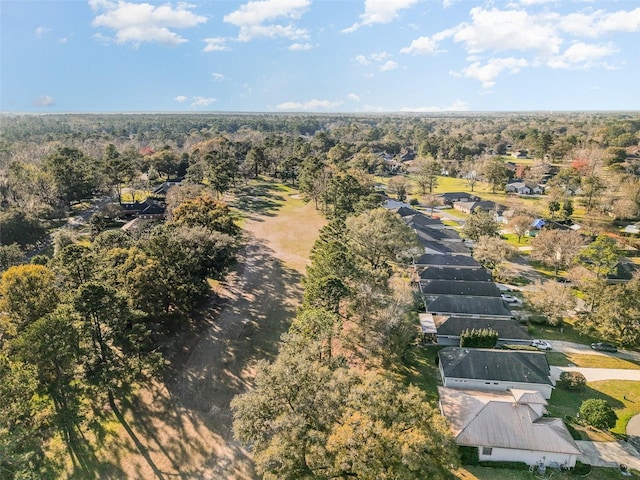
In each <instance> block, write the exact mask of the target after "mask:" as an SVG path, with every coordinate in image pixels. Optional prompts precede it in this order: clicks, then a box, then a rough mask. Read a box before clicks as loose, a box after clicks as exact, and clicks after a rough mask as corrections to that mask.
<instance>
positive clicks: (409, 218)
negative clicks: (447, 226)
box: [402, 210, 442, 228]
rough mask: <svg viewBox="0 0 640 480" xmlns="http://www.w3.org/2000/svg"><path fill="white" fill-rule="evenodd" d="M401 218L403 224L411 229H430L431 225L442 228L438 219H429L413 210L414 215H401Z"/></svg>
mask: <svg viewBox="0 0 640 480" xmlns="http://www.w3.org/2000/svg"><path fill="white" fill-rule="evenodd" d="M402 217H403V218H402V219H403V220H404V221H405V223H406V224H407V225H409V226H410V227H411V228H420V227H431V226H433V225H436V226H439V227H442V222H441V221H440V219H439V218H430V217H427V216H426V215H424V214H422V213H419V212H416V211H415V210H414V214H412V215H402Z"/></svg>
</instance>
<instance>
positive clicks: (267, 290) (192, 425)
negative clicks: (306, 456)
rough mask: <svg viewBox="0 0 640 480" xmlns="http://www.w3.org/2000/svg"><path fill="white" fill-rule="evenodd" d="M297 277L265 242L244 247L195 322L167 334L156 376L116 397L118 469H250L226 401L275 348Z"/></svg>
mask: <svg viewBox="0 0 640 480" xmlns="http://www.w3.org/2000/svg"><path fill="white" fill-rule="evenodd" d="M300 281H301V275H300V274H299V273H298V272H296V271H294V270H291V269H289V268H287V267H285V266H284V265H283V264H282V263H281V261H280V260H278V259H277V258H275V256H274V252H273V251H271V250H270V249H269V248H268V247H267V246H266V245H265V244H263V243H259V242H254V243H251V244H249V245H248V246H247V247H245V248H244V249H243V251H242V252H241V253H240V258H239V261H238V264H237V266H236V270H235V272H233V273H232V274H231V275H230V277H229V279H228V281H226V282H222V283H221V285H220V287H219V289H220V291H219V294H218V295H212V297H211V299H210V304H209V308H206V309H204V311H203V314H202V318H200V319H199V320H198V322H197V328H193V329H190V330H189V329H188V330H186V331H184V332H182V334H180V335H179V336H178V337H177V338H176V339H175V340H174V341H173V342H172V349H173V353H170V354H168V355H167V362H168V365H167V368H166V369H165V371H164V372H163V377H162V379H161V382H157V383H155V384H154V385H153V387H149V388H146V387H145V388H144V389H142V390H141V391H140V392H139V393H138V395H135V396H133V397H131V398H129V399H127V400H124V401H122V402H121V403H120V408H121V409H122V412H121V415H120V417H119V420H120V421H121V423H122V424H123V426H124V428H125V430H126V431H127V435H126V436H125V435H121V436H120V441H121V442H122V443H126V444H127V446H126V447H124V446H123V445H122V444H121V445H122V447H123V448H122V449H119V450H120V457H119V458H118V461H119V462H120V465H121V467H122V469H123V471H124V475H123V476H124V477H128V476H133V478H145V475H146V478H153V477H155V478H170V477H177V478H181V479H199V478H243V479H250V478H255V477H256V474H255V471H254V466H253V461H252V459H251V458H250V455H249V453H248V452H247V451H246V449H245V448H244V447H243V446H242V445H240V444H239V443H238V442H236V441H235V440H234V438H233V431H232V420H233V418H232V412H231V409H230V403H231V400H232V399H233V397H234V396H235V395H238V394H241V393H243V392H245V391H247V390H248V389H249V388H251V385H252V382H253V377H254V370H255V366H256V364H257V363H258V362H259V361H260V360H264V359H267V360H269V359H272V358H274V357H275V355H276V354H277V351H278V346H279V344H280V338H281V335H282V333H283V332H285V331H286V330H287V329H288V326H289V324H290V322H291V320H292V319H293V317H294V316H295V313H296V306H297V304H298V302H299V301H300V299H301V295H302V292H301V289H300ZM127 437H128V439H129V440H130V441H125V439H126V438H127Z"/></svg>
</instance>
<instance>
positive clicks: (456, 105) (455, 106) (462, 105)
mask: <svg viewBox="0 0 640 480" xmlns="http://www.w3.org/2000/svg"><path fill="white" fill-rule="evenodd" d="M467 110H469V104H468V103H467V102H464V101H462V100H456V101H455V102H453V103H452V104H451V105H447V106H444V107H438V106H434V107H403V108H401V109H400V111H402V112H465V111H467Z"/></svg>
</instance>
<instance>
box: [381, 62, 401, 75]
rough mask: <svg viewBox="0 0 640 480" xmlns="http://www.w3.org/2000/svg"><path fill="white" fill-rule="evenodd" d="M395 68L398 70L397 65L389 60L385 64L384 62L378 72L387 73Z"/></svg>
mask: <svg viewBox="0 0 640 480" xmlns="http://www.w3.org/2000/svg"><path fill="white" fill-rule="evenodd" d="M396 68H398V63H397V62H394V61H393V60H389V61H387V62H384V64H382V65H381V66H380V71H381V72H388V71H390V70H395V69H396Z"/></svg>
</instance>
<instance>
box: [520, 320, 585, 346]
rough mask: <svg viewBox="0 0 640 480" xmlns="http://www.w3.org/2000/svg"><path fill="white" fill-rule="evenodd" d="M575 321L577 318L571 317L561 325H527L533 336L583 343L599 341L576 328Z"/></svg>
mask: <svg viewBox="0 0 640 480" xmlns="http://www.w3.org/2000/svg"><path fill="white" fill-rule="evenodd" d="M574 321H575V320H574V319H571V318H568V319H565V322H564V324H563V325H562V326H561V327H554V326H552V325H536V324H530V325H528V326H527V331H528V332H529V335H531V336H532V337H533V338H544V339H545V340H563V341H565V342H573V343H582V344H584V345H589V344H591V343H592V342H596V341H598V340H597V339H596V338H594V337H591V336H589V335H584V334H582V333H580V332H579V331H578V330H576V329H575V328H574V326H573V322H574Z"/></svg>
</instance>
